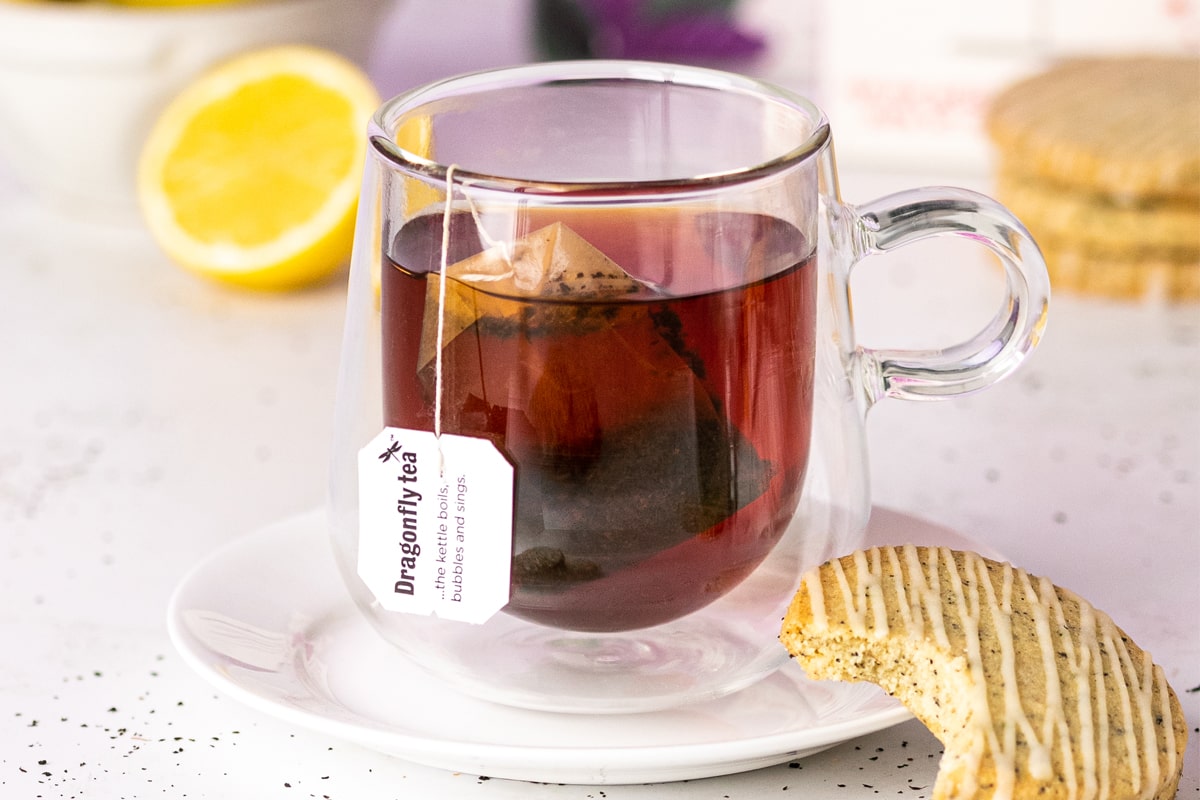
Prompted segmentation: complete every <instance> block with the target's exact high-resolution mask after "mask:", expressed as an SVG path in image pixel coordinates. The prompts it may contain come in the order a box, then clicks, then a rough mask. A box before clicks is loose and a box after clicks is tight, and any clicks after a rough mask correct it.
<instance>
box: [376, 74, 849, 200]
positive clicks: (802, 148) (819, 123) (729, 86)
mask: <svg viewBox="0 0 1200 800" xmlns="http://www.w3.org/2000/svg"><path fill="white" fill-rule="evenodd" d="M601 80H609V81H612V80H625V81H632V82H641V83H659V84H663V85H679V86H686V87H693V88H701V89H713V90H735V91H737V92H739V93H741V94H743V95H746V96H754V97H756V98H760V99H762V100H763V101H767V102H774V103H776V104H777V105H778V106H780V107H783V108H789V107H790V108H791V109H793V110H794V111H795V112H797V113H800V114H803V115H806V116H807V117H808V119H809V120H810V121H811V122H812V123H813V128H812V131H811V132H810V133H809V134H808V136H807V137H806V138H805V139H804V140H803V141H801V142H798V143H797V144H796V146H795V147H793V148H791V149H789V150H787V151H784V152H782V153H780V154H779V155H776V156H774V157H772V158H769V159H767V160H765V161H760V162H756V163H752V164H746V165H744V166H739V167H735V168H733V169H728V170H722V171H718V172H710V173H701V174H697V175H690V176H686V177H680V178H654V179H647V180H620V181H616V180H614V181H603V180H600V181H596V180H587V181H554V180H541V179H524V178H519V177H512V176H504V175H492V174H489V173H485V172H477V171H473V170H470V169H467V168H463V167H461V166H458V165H453V182H454V183H455V184H458V185H462V184H469V185H470V186H471V187H472V188H475V189H493V190H498V191H503V192H508V193H520V194H535V195H571V194H582V193H589V194H596V193H606V194H632V193H637V192H639V191H642V190H645V191H654V192H656V193H660V192H670V191H672V190H675V191H696V190H704V189H709V188H716V187H721V186H727V185H729V184H737V183H746V182H750V181H754V180H757V179H759V178H763V177H767V176H770V175H774V174H777V173H780V172H783V171H785V170H787V169H789V168H791V167H793V166H795V165H797V164H800V163H802V162H804V161H806V160H808V159H809V158H811V157H813V156H815V155H816V154H818V153H820V152H821V151H822V150H823V149H824V148H825V146H826V145H827V144H828V143H829V141H830V130H829V121H828V120H827V119H826V117H825V114H824V112H822V111H821V109H820V108H818V107H817V105H816V104H814V103H813V102H812V101H810V100H808V99H807V98H805V97H803V96H802V95H799V94H796V93H795V92H792V91H789V90H787V89H784V88H782V87H779V86H776V85H774V84H771V83H768V82H766V81H761V80H758V79H756V78H751V77H749V76H745V75H740V74H738V73H734V72H726V71H723V70H719V69H712V68H708V67H697V66H686V65H681V64H669V63H662V62H654V61H632V60H612V59H594V60H583V61H547V62H539V63H535V64H527V65H522V66H513V67H500V68H497V69H488V70H483V71H479V72H471V73H465V74H462V75H455V76H452V77H448V78H443V79H441V80H437V81H434V82H431V83H427V84H424V85H422V86H418V87H415V88H413V89H410V90H408V91H406V92H402V93H400V94H398V95H396V96H394V97H392V98H391V99H389V100H386V101H384V103H383V104H382V105H380V107H379V108H378V109H377V110H376V112H375V113H374V114H373V115H372V117H371V128H372V131H371V132H370V133H369V134H368V139H369V141H370V144H371V147H372V150H373V152H374V153H375V154H376V155H377V156H378V157H380V158H382V159H383V160H385V161H387V162H390V163H391V164H393V165H395V166H397V167H400V168H402V169H405V170H407V171H410V172H413V173H417V174H420V175H423V176H425V177H427V178H430V179H431V180H432V181H434V182H438V183H442V184H445V183H446V181H447V173H448V172H449V171H450V168H451V165H449V164H443V163H441V162H439V161H437V160H435V159H431V158H428V157H425V156H422V155H420V154H419V153H414V152H412V151H410V150H407V149H405V148H404V147H402V146H400V144H399V143H398V142H396V138H395V134H396V130H395V128H396V126H395V125H394V124H393V123H394V122H395V120H397V119H398V118H400V117H401V116H403V115H405V114H407V113H411V112H413V111H415V110H417V109H419V108H420V107H421V106H423V105H427V104H429V103H432V102H434V101H437V100H440V99H445V98H447V97H451V96H454V95H455V94H458V93H460V92H462V93H464V94H471V93H477V92H484V91H487V90H488V88H499V87H502V86H503V87H514V86H521V85H524V86H529V87H535V86H539V85H542V86H544V85H551V84H561V83H587V82H592V81H601Z"/></svg>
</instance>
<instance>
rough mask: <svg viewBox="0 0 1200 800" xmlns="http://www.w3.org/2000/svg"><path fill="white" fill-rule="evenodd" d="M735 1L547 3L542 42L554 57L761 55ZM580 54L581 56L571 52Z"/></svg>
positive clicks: (555, 0)
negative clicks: (736, 14) (737, 15)
mask: <svg viewBox="0 0 1200 800" xmlns="http://www.w3.org/2000/svg"><path fill="white" fill-rule="evenodd" d="M734 2H735V0H543V1H542V3H541V4H540V13H539V16H540V21H541V26H540V27H541V30H540V31H539V36H540V38H541V39H542V41H543V43H544V45H545V47H544V49H545V50H546V51H547V52H548V54H550V55H552V56H556V57H570V56H579V55H585V56H590V57H593V58H639V59H650V60H657V61H697V60H700V61H717V60H731V59H738V58H747V57H750V56H753V55H755V54H757V53H758V52H760V51H761V50H762V49H763V47H764V46H765V40H764V38H763V37H762V36H761V35H759V34H757V33H752V32H748V31H745V30H742V29H741V28H739V27H738V26H737V24H736V22H735V21H734V20H733V18H732V16H731V14H730V10H731V7H732V6H733V5H734ZM573 50H574V51H579V52H573Z"/></svg>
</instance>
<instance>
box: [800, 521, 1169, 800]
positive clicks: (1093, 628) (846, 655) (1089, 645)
mask: <svg viewBox="0 0 1200 800" xmlns="http://www.w3.org/2000/svg"><path fill="white" fill-rule="evenodd" d="M780 640H781V641H782V642H783V644H784V645H785V646H786V647H787V649H788V651H789V652H790V653H791V654H792V655H793V656H794V657H795V659H796V660H797V661H798V662H799V663H800V665H801V666H802V667H803V668H804V669H805V671H806V672H807V673H808V674H809V676H810V677H813V678H815V679H838V680H850V681H863V680H865V681H872V682H874V683H878V684H879V685H880V686H882V687H883V688H884V689H885V690H887V691H888V692H889V693H891V694H893V695H895V696H896V697H897V698H898V699H900V700H901V702H903V703H904V704H905V705H906V706H907V707H908V708H909V710H910V711H912V712H913V715H914V716H916V717H917V718H918V719H920V720H921V721H922V722H923V723H925V725H927V726H928V727H929V729H930V730H931V731H932V732H933V734H934V735H935V736H937V737H938V739H939V740H941V742H942V744H943V745H944V746H945V753H944V755H943V757H942V760H941V763H940V765H939V770H938V775H937V780H936V782H935V784H934V787H933V794H932V797H933V798H934V800H938V799H939V798H942V799H948V798H958V799H959V800H966V799H967V798H979V799H980V800H982V799H983V798H1011V799H1012V800H1023V799H1024V798H1039V800H1049V799H1050V798H1072V797H1111V798H1133V797H1141V798H1153V800H1170V799H1171V798H1174V797H1175V792H1176V789H1177V787H1178V784H1179V779H1180V775H1181V773H1182V769H1183V752H1184V747H1185V745H1186V742H1187V728H1186V725H1185V721H1184V717H1183V710H1182V708H1181V707H1180V705H1179V700H1178V698H1177V697H1176V696H1175V693H1174V692H1173V691H1172V690H1171V687H1170V686H1169V685H1168V684H1167V681H1166V678H1165V676H1164V673H1163V670H1162V668H1161V667H1159V666H1157V665H1155V664H1154V663H1153V662H1152V660H1151V658H1150V655H1149V654H1148V653H1146V652H1144V651H1142V650H1141V649H1140V648H1139V647H1138V646H1137V645H1136V644H1134V642H1133V641H1132V640H1130V638H1129V637H1128V636H1126V635H1125V634H1124V633H1123V632H1122V631H1121V630H1120V628H1118V627H1117V626H1116V625H1115V624H1114V623H1113V621H1112V619H1111V618H1110V617H1109V616H1108V615H1106V614H1104V613H1103V612H1101V611H1098V610H1096V609H1095V608H1094V607H1092V605H1091V604H1089V603H1088V602H1087V601H1086V600H1084V599H1082V598H1080V597H1079V596H1078V595H1076V594H1074V593H1072V592H1070V591H1069V590H1067V589H1063V588H1060V587H1057V586H1055V585H1053V584H1052V583H1051V582H1050V581H1049V580H1047V579H1045V578H1039V577H1036V576H1033V575H1030V574H1028V573H1027V572H1025V571H1024V570H1021V569H1017V568H1015V567H1013V566H1012V565H1010V564H1004V563H1000V562H996V561H992V560H989V559H986V558H984V557H982V556H980V555H978V554H975V553H970V552H964V551H954V550H950V549H947V548H926V547H916V546H912V545H908V546H903V547H878V548H871V549H870V550H862V551H859V552H856V553H853V554H851V555H848V556H845V557H843V558H841V559H838V560H834V561H830V562H827V563H825V564H823V565H822V566H820V567H819V568H817V569H814V570H812V571H810V572H809V573H808V574H807V575H805V577H804V580H803V582H802V585H801V587H800V589H799V591H798V592H797V593H796V596H795V598H794V600H793V601H792V604H791V606H790V608H789V609H788V613H787V616H786V617H785V619H784V622H783V627H782V630H781V633H780Z"/></svg>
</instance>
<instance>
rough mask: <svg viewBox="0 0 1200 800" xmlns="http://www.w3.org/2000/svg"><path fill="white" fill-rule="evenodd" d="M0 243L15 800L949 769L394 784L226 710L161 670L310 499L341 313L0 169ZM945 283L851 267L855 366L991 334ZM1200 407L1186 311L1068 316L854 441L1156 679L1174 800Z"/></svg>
mask: <svg viewBox="0 0 1200 800" xmlns="http://www.w3.org/2000/svg"><path fill="white" fill-rule="evenodd" d="M917 180H921V176H915V177H914V176H878V175H875V176H872V175H862V176H854V175H848V176H846V180H845V191H846V195H847V198H848V199H849V200H852V201H853V200H867V199H870V198H871V197H873V196H875V195H876V194H878V193H881V192H884V191H889V190H891V189H893V188H898V187H900V186H905V185H911V184H913V183H914V181H917ZM984 188H986V187H984ZM0 241H3V242H4V246H3V248H0V386H3V390H2V391H0V638H2V641H3V645H2V646H0V796H3V797H13V798H59V797H63V798H160V797H169V798H182V797H188V798H203V797H210V798H218V797H220V798H227V797H237V798H242V797H245V798H274V797H280V798H287V797H316V798H401V797H404V798H408V797H477V798H506V797H521V798H599V797H607V798H614V799H617V798H649V797H656V798H660V797H697V798H710V797H711V798H752V797H754V798H757V797H763V796H772V795H773V794H774V793H778V792H782V791H791V792H792V793H799V794H800V796H804V797H812V798H835V797H836V798H840V797H860V796H865V795H867V794H874V793H879V794H882V795H893V796H894V795H901V796H911V797H923V796H928V789H929V787H930V785H931V784H932V781H933V776H934V774H935V771H936V766H937V758H938V755H939V752H940V751H939V748H938V745H937V742H936V741H935V740H933V739H932V737H931V736H930V735H929V734H928V733H927V732H926V731H925V730H924V729H923V728H922V727H921V726H920V725H919V724H918V723H916V722H911V721H910V722H907V723H903V724H900V725H898V726H896V727H894V728H891V729H888V730H885V731H883V732H880V733H877V734H873V735H869V736H867V737H865V738H862V739H859V740H855V741H851V742H849V743H846V744H843V745H839V746H837V747H835V748H833V749H831V750H828V751H826V752H824V753H822V754H819V755H816V756H813V757H810V758H807V759H804V760H802V761H796V762H793V763H790V764H785V765H781V766H778V767H773V768H768V769H764V770H760V771H756V772H750V773H745V774H741V775H737V776H732V777H727V778H712V779H705V780H697V781H690V782H685V783H677V784H664V785H656V786H636V785H635V786H606V787H589V786H560V785H546V784H527V783H519V782H512V781H505V780H499V779H487V778H484V777H479V776H475V775H469V774H455V773H450V772H443V771H440V770H436V769H432V768H427V767H422V766H417V765H414V764H410V763H405V762H403V761H400V760H398V759H395V758H391V757H388V756H383V755H379V754H376V753H374V752H371V751H368V750H365V749H362V748H359V747H357V746H354V745H349V744H345V743H343V742H342V741H340V740H338V739H336V738H332V737H330V736H327V735H323V734H318V733H313V732H310V731H308V730H304V729H299V728H295V727H291V726H289V725H288V724H286V723H283V722H280V721H277V720H276V719H274V718H272V717H269V716H266V715H264V714H262V713H260V712H258V711H254V710H250V709H248V708H245V707H243V706H242V705H240V704H239V703H238V702H236V701H235V700H232V699H230V698H228V697H226V696H224V695H221V694H219V693H218V692H216V691H215V690H213V689H212V688H210V687H209V686H208V685H207V684H206V683H204V682H203V681H201V680H200V679H199V678H198V677H196V676H195V675H194V674H193V673H192V672H191V671H190V670H189V669H188V668H187V667H186V666H185V665H184V663H183V662H182V661H181V659H180V658H179V656H177V655H176V653H175V652H174V651H173V650H172V647H171V644H170V643H169V641H168V639H167V634H166V629H165V624H164V614H165V608H166V604H167V600H168V598H169V596H170V593H171V591H172V589H173V587H174V586H175V585H176V584H177V582H178V581H179V580H180V579H181V577H182V576H183V575H184V574H185V573H186V572H187V571H188V570H189V569H190V568H191V567H192V566H193V565H194V564H195V563H196V562H197V561H198V560H199V559H201V558H202V557H203V556H205V555H207V554H208V553H210V552H212V551H213V550H214V549H216V548H217V547H219V546H220V545H222V544H224V543H227V542H230V541H232V540H234V539H235V538H237V537H240V536H243V535H245V534H247V533H249V532H252V531H254V530H256V529H257V528H259V527H261V526H263V525H265V524H267V523H270V522H272V521H275V520H277V519H280V518H283V517H287V516H290V515H292V514H294V513H296V512H299V511H304V510H306V509H310V508H313V507H316V506H318V505H320V504H321V503H322V501H323V495H324V484H325V474H326V458H327V453H328V450H329V437H330V417H331V407H332V400H333V393H334V381H335V370H336V365H337V356H338V347H339V337H340V326H341V321H342V303H343V288H342V286H341V285H340V283H335V284H332V285H329V286H326V287H324V288H320V289H317V290H314V291H310V292H304V293H300V294H293V295H284V296H274V295H272V296H260V295H256V294H246V293H242V292H238V291H233V290H227V289H224V288H221V287H217V286H213V285H210V284H208V283H205V282H201V281H200V280H198V279H196V278H194V277H192V276H190V275H188V274H185V273H183V272H181V271H179V270H178V269H176V268H175V267H173V266H172V265H170V264H168V263H167V262H166V261H165V260H164V258H163V257H162V256H161V255H160V254H159V253H158V252H157V251H156V249H155V247H154V246H153V244H152V243H151V242H150V241H149V239H148V238H147V236H146V235H145V234H144V233H143V232H142V231H141V230H140V229H138V228H137V227H136V226H135V227H130V228H128V229H116V228H108V227H99V226H95V225H90V224H88V223H87V222H86V221H81V220H78V219H71V218H68V217H67V216H64V215H61V214H59V213H57V212H54V211H50V210H47V209H45V208H42V207H39V206H37V205H36V204H34V203H33V202H32V201H31V200H30V199H29V197H28V196H27V195H26V194H25V193H24V192H23V191H22V189H21V188H20V187H18V186H17V185H16V184H15V183H14V181H13V180H12V179H11V177H10V176H8V175H7V174H6V173H4V172H3V171H0ZM957 257H958V253H949V252H946V251H944V250H942V251H938V250H928V251H924V250H919V249H918V250H914V251H911V252H910V253H907V254H906V255H904V256H903V257H901V258H898V259H893V260H892V261H891V262H888V263H881V264H879V265H878V266H877V268H876V267H872V266H871V265H867V266H864V267H863V269H862V272H861V273H860V278H859V279H858V280H856V288H857V289H858V292H857V294H856V304H855V306H856V313H857V314H858V317H859V320H860V323H859V330H860V334H861V338H862V339H863V341H864V342H865V343H866V344H881V343H885V342H886V343H889V344H918V345H919V344H923V343H928V342H926V341H924V339H926V338H929V339H930V340H931V341H933V340H936V339H937V337H938V336H948V335H954V334H955V333H956V332H958V333H961V332H962V330H963V329H964V328H970V327H972V326H973V325H975V324H977V322H979V321H981V320H980V319H979V315H980V314H986V313H988V312H989V311H990V306H991V303H992V302H993V300H992V298H993V297H994V295H993V294H992V293H991V292H992V291H994V286H993V285H991V284H990V282H989V281H990V280H992V279H993V278H994V276H992V275H991V273H990V268H989V267H988V265H986V264H985V263H983V262H982V261H981V260H977V259H975V258H973V257H972V256H970V254H968V255H967V256H966V261H965V264H964V265H962V266H954V265H952V264H951V263H950V262H951V261H952V260H953V259H954V258H957ZM859 284H861V286H859ZM906 338H907V339H909V340H910V341H905V339H906ZM1198 397H1200V313H1197V309H1196V308H1194V307H1193V308H1190V309H1185V308H1176V309H1165V308H1159V307H1152V306H1141V305H1121V304H1114V303H1107V302H1100V301H1094V300H1085V299H1080V298H1073V297H1069V296H1065V295H1064V296H1060V297H1056V298H1055V301H1054V303H1053V307H1052V311H1051V318H1050V325H1049V331H1048V335H1047V337H1046V339H1045V342H1044V344H1043V346H1042V348H1041V349H1040V350H1039V351H1038V352H1037V354H1036V355H1035V356H1034V357H1033V358H1032V359H1031V360H1030V361H1029V362H1028V364H1027V365H1026V367H1025V368H1024V369H1023V371H1022V372H1021V373H1020V374H1019V375H1018V376H1016V377H1014V378H1013V379H1011V380H1009V381H1008V382H1005V383H1003V384H1001V385H1000V386H998V387H995V388H994V389H992V390H990V391H987V392H985V393H982V394H979V395H976V396H974V397H971V398H967V399H963V400H959V401H953V402H949V403H936V404H906V403H901V402H885V403H883V404H881V405H880V406H878V407H877V408H876V409H875V410H874V411H873V412H872V414H871V417H870V419H869V423H868V432H869V438H870V443H871V447H872V452H873V462H872V480H873V483H874V496H875V500H876V502H878V503H880V504H883V505H886V506H891V507H893V508H896V509H900V510H903V511H908V512H911V513H915V514H918V515H921V516H923V517H925V518H928V519H930V520H932V521H935V522H938V523H941V524H943V525H947V526H949V527H951V528H954V529H956V530H959V531H962V532H964V533H967V534H969V535H970V536H972V537H974V538H976V539H980V540H983V541H985V542H987V543H990V544H991V545H992V546H994V547H995V548H996V549H998V550H999V551H1000V552H1002V553H1004V554H1006V555H1007V556H1009V557H1010V558H1011V559H1012V560H1013V561H1015V562H1016V563H1018V564H1020V565H1022V566H1025V567H1027V568H1028V569H1030V570H1031V571H1035V572H1038V573H1042V574H1046V575H1048V576H1051V577H1052V578H1053V579H1054V580H1055V581H1056V582H1058V583H1060V584H1063V585H1065V586H1068V587H1070V588H1073V589H1075V590H1077V591H1079V592H1080V593H1082V594H1083V595H1084V596H1086V597H1088V598H1090V599H1091V600H1092V601H1093V602H1094V603H1095V604H1096V605H1098V606H1099V607H1100V608H1103V609H1105V610H1107V611H1109V612H1110V613H1111V614H1112V615H1113V616H1114V617H1115V618H1116V620H1117V622H1118V623H1119V624H1121V625H1122V626H1123V627H1124V628H1125V629H1126V630H1127V631H1128V632H1129V633H1130V634H1131V635H1132V636H1133V637H1134V638H1135V639H1136V640H1137V641H1138V642H1139V643H1140V644H1142V645H1143V646H1144V647H1146V648H1148V649H1149V650H1150V651H1151V652H1152V653H1153V654H1154V655H1155V657H1156V660H1157V661H1159V663H1161V664H1162V665H1163V666H1164V667H1165V669H1166V673H1167V676H1168V679H1169V680H1170V681H1171V683H1172V684H1173V686H1174V687H1175V688H1176V690H1177V691H1178V692H1179V694H1180V696H1181V699H1182V701H1183V704H1184V708H1185V709H1186V713H1187V717H1188V727H1189V729H1190V730H1192V731H1193V735H1192V739H1191V742H1190V744H1189V748H1188V754H1187V759H1186V762H1185V776H1184V781H1183V787H1184V788H1183V789H1182V790H1181V793H1180V796H1181V797H1184V798H1188V797H1200V764H1198V763H1197V762H1198V761H1200V753H1198V749H1197V748H1198V745H1197V743H1198V742H1200V736H1197V735H1196V734H1195V733H1194V731H1195V729H1196V727H1197V726H1198V725H1200V692H1196V691H1195V687H1197V686H1200V616H1198V613H1200V612H1198V609H1200V400H1198Z"/></svg>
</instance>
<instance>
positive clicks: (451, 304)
mask: <svg viewBox="0 0 1200 800" xmlns="http://www.w3.org/2000/svg"><path fill="white" fill-rule="evenodd" d="M446 275H447V276H449V277H450V278H453V279H454V280H452V281H450V282H449V283H447V285H446V297H445V309H444V311H443V312H442V313H441V314H440V315H439V311H438V306H439V296H438V295H439V292H440V287H439V285H438V283H439V281H438V276H437V275H433V274H431V275H430V281H429V284H428V290H427V291H426V295H425V325H424V326H423V327H422V329H421V355H420V366H421V367H422V368H424V367H425V366H426V365H428V364H429V362H431V361H433V359H434V357H435V353H436V349H437V325H438V321H439V319H440V320H441V323H442V325H443V331H442V341H443V346H444V345H445V343H447V342H449V341H450V340H451V339H453V338H454V337H455V336H457V335H458V334H460V333H462V332H463V331H464V330H466V329H467V328H468V327H470V326H471V325H472V324H474V323H475V322H476V321H478V320H480V319H482V318H484V317H488V318H490V321H491V322H493V323H495V322H499V321H502V320H507V321H508V322H510V323H514V324H515V322H516V320H514V319H511V318H509V317H506V316H505V315H506V314H508V313H512V312H513V311H515V310H516V309H515V308H513V307H512V306H508V307H505V306H504V304H502V303H498V302H489V300H490V296H492V295H495V296H499V297H527V298H558V299H563V300H567V299H569V300H596V299H600V298H614V297H621V296H630V295H634V294H636V293H638V292H639V291H640V290H641V289H642V284H640V283H639V282H638V281H636V280H634V279H633V278H632V277H631V276H630V275H629V273H627V272H626V271H625V270H623V269H621V267H619V266H618V265H617V264H615V263H614V262H613V261H612V260H611V259H610V258H609V257H608V256H606V255H604V253H601V252H600V251H599V250H597V249H596V248H595V247H593V246H592V245H590V244H588V242H586V241H584V240H583V239H582V238H581V237H580V236H579V234H577V233H575V232H574V231H572V230H571V229H570V228H568V227H567V226H565V225H563V224H562V223H561V222H556V223H554V224H552V225H547V226H546V227H544V228H541V229H539V230H536V231H534V232H533V233H531V234H529V235H528V236H526V237H524V238H523V239H519V240H517V241H516V242H513V243H511V245H508V246H505V245H504V244H497V245H493V246H492V247H489V248H488V249H486V250H484V251H483V252H481V253H478V254H476V255H474V256H471V257H470V258H467V259H465V260H463V261H459V262H457V263H456V264H452V265H450V266H449V267H447V268H446ZM472 286H475V287H478V288H479V289H481V290H483V292H486V294H480V293H478V292H475V291H473V290H472V289H471V288H469V287H472ZM533 308H536V307H533ZM522 311H524V312H525V313H528V310H526V309H522Z"/></svg>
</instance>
